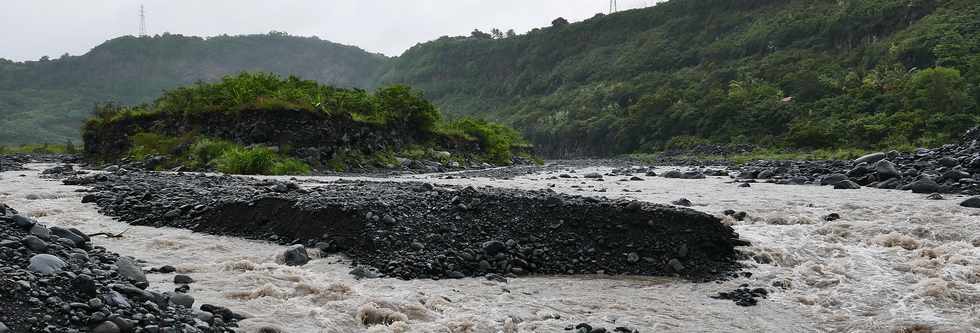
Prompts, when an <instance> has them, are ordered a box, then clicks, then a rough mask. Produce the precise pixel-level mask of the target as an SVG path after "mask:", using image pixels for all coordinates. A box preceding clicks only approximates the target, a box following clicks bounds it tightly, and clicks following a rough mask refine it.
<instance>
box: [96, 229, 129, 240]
mask: <svg viewBox="0 0 980 333" xmlns="http://www.w3.org/2000/svg"><path fill="white" fill-rule="evenodd" d="M129 229H130V228H126V230H123V231H122V232H120V233H118V234H112V233H108V232H99V233H94V234H91V235H88V236H89V237H95V236H106V237H109V238H122V236H123V234H125V233H126V232H127V231H129Z"/></svg>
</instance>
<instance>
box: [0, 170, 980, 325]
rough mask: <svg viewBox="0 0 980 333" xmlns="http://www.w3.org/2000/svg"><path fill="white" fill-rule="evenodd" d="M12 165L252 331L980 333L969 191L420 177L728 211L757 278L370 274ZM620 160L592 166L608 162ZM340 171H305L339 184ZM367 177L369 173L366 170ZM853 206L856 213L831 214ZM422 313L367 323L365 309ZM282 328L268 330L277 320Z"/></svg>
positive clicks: (9, 175) (23, 200)
mask: <svg viewBox="0 0 980 333" xmlns="http://www.w3.org/2000/svg"><path fill="white" fill-rule="evenodd" d="M29 167H30V168H32V169H35V170H31V171H13V172H4V173H2V174H0V201H2V202H4V203H6V204H8V205H9V206H11V207H14V208H16V209H18V210H20V211H21V212H22V213H27V214H29V215H32V216H34V217H35V218H37V219H38V220H39V221H42V222H45V223H48V224H52V225H62V226H70V227H76V228H79V229H81V230H83V231H85V232H89V233H95V232H103V231H109V232H122V231H124V230H125V231H126V232H125V234H124V237H122V238H115V239H106V238H97V239H95V240H93V242H95V245H97V246H104V247H106V248H107V249H109V250H111V251H115V252H118V253H121V254H124V255H130V256H134V257H136V258H139V259H141V260H143V261H144V262H145V264H146V267H158V266H162V265H172V266H175V267H177V268H178V271H179V272H181V273H184V274H187V275H190V276H191V277H193V278H194V280H196V281H197V282H196V283H194V284H192V285H191V295H192V296H194V297H195V298H196V299H197V303H196V304H197V305H200V304H203V303H211V304H217V305H222V306H227V307H229V308H231V309H233V310H236V311H238V312H242V313H246V314H249V315H250V316H251V317H252V318H250V319H247V320H245V321H243V322H241V326H242V331H244V332H260V331H263V329H269V328H274V329H277V330H279V331H282V332H363V331H369V332H481V333H482V332H557V331H563V329H564V328H565V327H566V326H569V325H575V324H577V323H580V322H587V323H590V324H593V325H594V326H602V327H606V328H607V329H609V330H612V329H613V328H614V327H619V326H624V327H632V328H637V329H639V330H640V332H894V331H899V332H902V330H903V329H904V330H907V331H908V332H914V331H913V330H912V329H916V328H917V329H926V328H929V329H932V330H934V331H937V332H971V331H973V332H980V305H978V304H980V247H978V246H980V210H978V209H969V208H963V207H960V206H958V205H957V204H958V203H959V202H960V201H962V199H960V198H956V197H951V198H947V199H948V200H938V201H934V200H926V199H925V196H924V195H918V194H913V193H910V192H901V191H890V190H877V189H860V190H834V189H831V188H829V187H815V186H785V185H772V184H753V185H752V187H750V188H741V187H737V186H736V185H735V184H731V183H728V182H730V179H729V178H727V177H709V178H708V179H701V180H679V179H665V178H660V177H645V178H646V179H645V180H642V181H626V180H621V181H620V180H617V179H619V178H620V177H607V179H606V181H604V182H596V181H591V180H584V179H580V178H558V179H551V178H554V177H552V176H556V175H557V172H555V171H550V172H543V173H539V174H532V175H528V176H521V177H515V178H514V179H489V178H455V179H442V177H441V176H440V175H418V176H404V177H397V178H385V180H405V181H408V180H414V181H427V182H433V183H444V184H459V185H473V186H499V187H508V188H520V189H542V188H550V189H552V190H555V191H558V192H564V193H570V194H579V195H591V196H604V197H610V198H619V197H627V198H632V199H636V200H643V201H649V202H654V203H664V204H668V203H670V202H671V201H674V200H677V199H679V198H687V199H689V200H691V201H692V202H693V203H694V207H692V208H693V209H697V210H701V211H704V212H707V213H710V214H715V215H719V216H721V215H722V214H721V212H722V211H724V210H726V209H734V210H738V211H746V212H747V213H748V216H749V218H748V219H746V220H745V221H741V222H740V221H735V220H733V219H731V218H727V217H726V218H725V220H724V222H725V223H730V224H732V225H733V227H734V228H735V229H736V231H737V232H738V233H739V234H740V235H741V236H742V238H744V239H747V240H749V241H751V242H752V243H753V245H752V246H751V247H747V248H744V249H743V251H745V252H746V253H748V254H749V255H748V257H749V258H751V259H748V260H746V261H745V264H746V265H748V266H749V268H748V271H750V272H752V273H753V274H752V276H751V277H747V278H739V279H734V280H730V281H724V282H717V283H692V282H688V281H682V280H676V279H669V278H645V277H609V276H571V277H568V276H554V277H527V278H516V279H510V280H509V281H508V282H506V283H503V282H496V281H488V280H485V279H480V278H472V279H461V280H441V281H432V280H416V281H402V280H395V279H365V280H355V279H354V278H353V277H352V276H350V275H349V274H348V272H349V271H350V266H349V264H348V262H347V261H346V260H345V259H344V258H343V257H341V256H327V257H323V258H320V257H319V256H315V257H316V260H314V261H311V262H310V263H309V264H307V265H305V266H302V267H288V266H285V265H282V264H280V263H281V258H279V256H280V254H281V253H282V252H283V250H284V247H282V246H279V245H276V244H272V243H267V242H259V241H250V240H244V239H238V238H230V237H219V236H211V235H205V234H198V233H192V232H190V231H187V230H182V229H172V228H153V227H140V226H130V225H127V224H124V223H121V222H118V221H115V220H114V219H112V218H109V217H106V216H103V215H101V214H99V213H98V211H97V207H96V206H95V205H94V204H81V203H80V200H81V196H82V195H83V194H84V193H79V192H76V190H77V189H81V187H75V186H65V185H61V183H60V182H59V181H51V180H46V179H42V178H40V177H39V171H36V170H41V169H43V168H45V167H48V166H47V165H30V166H29ZM608 170H609V169H607V168H590V169H581V170H576V173H577V174H582V173H583V172H592V171H598V172H606V171H608ZM336 179H337V177H299V182H300V184H301V185H302V186H307V187H312V186H324V185H326V184H329V182H330V181H332V180H336ZM359 179H364V178H359ZM830 213H837V214H839V215H840V216H841V219H840V220H837V221H833V222H827V221H824V220H823V216H825V215H827V214H830ZM148 277H149V278H150V280H151V287H150V289H153V290H161V291H166V290H171V289H173V288H174V285H173V283H172V279H173V275H165V274H149V275H148ZM742 284H748V285H749V286H750V287H752V288H755V287H765V288H767V289H769V290H770V291H771V293H770V297H769V298H768V299H765V300H762V301H761V302H760V303H759V305H758V306H754V307H739V306H736V305H735V304H734V303H733V302H732V301H727V300H716V299H712V298H710V297H709V296H711V295H714V294H717V293H718V292H721V291H731V290H732V289H735V288H737V287H738V286H739V285H742ZM377 315H387V316H389V318H403V319H407V321H405V322H397V323H395V324H393V325H391V326H381V325H378V326H372V327H365V326H364V325H363V324H362V321H361V319H362V318H363V317H364V316H377ZM266 331H268V330H266Z"/></svg>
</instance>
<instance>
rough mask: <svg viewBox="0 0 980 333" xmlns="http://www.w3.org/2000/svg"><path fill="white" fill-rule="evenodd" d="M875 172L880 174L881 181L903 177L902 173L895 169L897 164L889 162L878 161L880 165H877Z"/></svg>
mask: <svg viewBox="0 0 980 333" xmlns="http://www.w3.org/2000/svg"><path fill="white" fill-rule="evenodd" d="M875 172H876V173H878V177H879V179H889V178H895V177H901V176H902V173H901V172H899V171H898V168H896V167H895V163H892V162H891V161H888V160H881V161H878V163H875Z"/></svg>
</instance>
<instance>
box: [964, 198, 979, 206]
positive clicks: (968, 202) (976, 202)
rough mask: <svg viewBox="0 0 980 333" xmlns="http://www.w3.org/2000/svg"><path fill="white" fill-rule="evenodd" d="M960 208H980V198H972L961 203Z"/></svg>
mask: <svg viewBox="0 0 980 333" xmlns="http://www.w3.org/2000/svg"><path fill="white" fill-rule="evenodd" d="M960 206H963V207H967V208H980V197H972V198H969V199H966V200H965V201H963V202H961V203H960Z"/></svg>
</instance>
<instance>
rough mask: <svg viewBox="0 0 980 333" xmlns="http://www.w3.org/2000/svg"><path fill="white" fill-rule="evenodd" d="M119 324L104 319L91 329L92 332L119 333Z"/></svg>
mask: <svg viewBox="0 0 980 333" xmlns="http://www.w3.org/2000/svg"><path fill="white" fill-rule="evenodd" d="M119 332H121V330H120V329H119V325H116V323H114V322H111V321H106V322H103V323H101V324H99V326H96V327H95V328H93V329H92V333H119Z"/></svg>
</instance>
